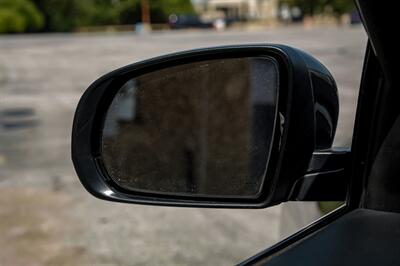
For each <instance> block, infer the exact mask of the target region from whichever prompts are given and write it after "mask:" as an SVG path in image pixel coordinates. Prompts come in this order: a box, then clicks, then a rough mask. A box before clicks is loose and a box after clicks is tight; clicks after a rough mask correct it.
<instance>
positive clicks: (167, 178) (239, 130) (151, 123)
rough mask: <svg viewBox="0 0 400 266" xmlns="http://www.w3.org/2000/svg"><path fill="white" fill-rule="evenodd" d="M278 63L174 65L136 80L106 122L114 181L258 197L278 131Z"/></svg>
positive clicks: (159, 189)
mask: <svg viewBox="0 0 400 266" xmlns="http://www.w3.org/2000/svg"><path fill="white" fill-rule="evenodd" d="M277 91H278V70H277V63H276V62H275V61H274V60H273V59H270V58H268V57H249V58H233V59H219V60H210V61H202V62H196V63H190V64H185V65H179V66H174V67H169V68H167V69H163V70H158V71H155V72H151V73H149V74H144V75H141V76H137V77H135V78H132V79H130V80H128V81H127V82H126V83H125V84H124V85H123V86H122V88H120V90H119V91H118V93H117V94H116V96H115V98H114V99H113V101H112V103H111V105H110V107H109V109H108V112H107V115H106V119H105V123H104V129H103V136H102V158H103V163H104V166H105V169H106V171H107V173H108V175H109V176H110V178H111V179H112V180H113V181H114V182H116V183H117V184H118V185H119V186H121V187H123V188H125V189H128V190H135V191H145V192H154V193H167V194H168V193H174V194H178V195H185V196H210V197H220V196H225V197H255V196H257V194H258V193H259V191H260V188H261V185H262V183H263V179H264V175H265V171H266V167H267V163H268V158H269V153H270V148H271V145H272V139H273V134H274V128H275V117H276V104H277Z"/></svg>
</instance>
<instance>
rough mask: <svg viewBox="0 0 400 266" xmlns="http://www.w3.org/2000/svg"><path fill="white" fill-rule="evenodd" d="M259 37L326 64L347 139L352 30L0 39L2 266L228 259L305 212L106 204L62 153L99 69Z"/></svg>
mask: <svg viewBox="0 0 400 266" xmlns="http://www.w3.org/2000/svg"><path fill="white" fill-rule="evenodd" d="M265 42H273V43H284V44H289V45H293V46H296V47H298V48H302V49H304V50H306V51H309V52H310V53H311V54H313V55H314V56H316V57H317V58H319V59H320V60H321V61H322V62H323V63H324V64H326V66H327V67H328V68H329V69H330V70H331V71H332V73H333V75H334V76H335V78H336V81H337V83H338V86H339V90H340V100H341V113H340V116H341V118H340V123H339V129H338V134H337V140H336V143H337V145H346V144H349V143H350V136H351V128H352V124H353V119H354V109H355V103H356V95H357V90H356V88H357V86H358V82H359V79H360V73H361V64H362V58H363V52H364V47H365V44H366V37H365V34H364V33H363V30H362V29H361V28H360V27H355V28H340V29H338V28H320V29H303V28H284V29H276V30H270V31H263V32H225V33H221V32H208V31H199V32H174V33H155V34H151V35H141V36H138V35H134V34H130V33H125V34H111V35H98V34H96V35H64V34H56V35H36V36H29V35H22V36H1V37H0V232H1V235H2V237H1V238H0V264H1V265H25V264H29V265H78V264H88V263H91V264H99V263H103V264H107V265H165V264H169V265H176V264H180V265H200V264H207V265H231V264H233V263H237V262H239V261H241V260H243V259H244V258H246V257H248V256H250V255H252V254H254V253H255V252H257V251H259V250H262V249H263V248H265V247H266V246H268V245H271V244H272V243H274V242H276V241H277V240H278V238H279V235H280V231H279V224H280V217H281V214H282V213H283V217H285V218H284V219H286V222H285V224H286V225H285V226H286V228H284V230H283V231H284V232H285V233H284V234H287V233H288V232H290V231H292V230H294V228H296V227H298V226H299V225H300V223H308V222H309V221H310V220H312V219H314V218H315V217H314V216H316V215H317V214H316V213H315V205H313V203H311V204H308V205H302V207H301V208H297V207H296V208H297V210H301V211H300V214H299V215H300V216H301V217H300V218H293V217H291V215H292V216H293V214H294V213H295V212H291V211H289V212H288V211H287V210H289V209H293V204H291V205H290V206H287V207H284V208H281V206H278V207H274V208H270V209H266V210H206V209H177V208H157V207H146V206H135V205H125V204H115V203H108V202H104V201H100V200H97V199H95V198H93V197H92V196H90V195H89V194H88V193H86V191H84V189H83V188H82V187H81V185H80V184H79V181H78V179H77V177H76V175H75V173H74V170H73V167H72V163H71V160H70V131H71V124H72V117H73V112H74V108H75V106H76V104H77V101H78V99H79V97H80V95H81V94H82V92H83V91H84V89H85V88H86V87H87V86H88V85H89V84H90V82H91V81H93V80H94V79H96V78H97V77H98V76H100V75H102V74H104V73H106V72H108V71H109V70H112V69H114V68H116V67H119V66H122V65H125V64H128V63H132V62H135V61H138V60H140V59H145V58H148V57H151V56H156V55H160V54H164V53H168V52H173V51H178V50H183V49H191V48H195V47H204V46H211V45H221V44H233V43H265ZM296 206H297V205H296ZM313 210H314V211H313ZM297 213H298V211H297ZM292 219H294V220H296V221H297V222H296V223H295V225H290V224H293V223H292V221H293V220H292ZM205 262H207V263H205Z"/></svg>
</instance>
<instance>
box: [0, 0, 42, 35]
mask: <svg viewBox="0 0 400 266" xmlns="http://www.w3.org/2000/svg"><path fill="white" fill-rule="evenodd" d="M42 26H43V16H42V14H41V13H40V11H39V10H38V9H37V8H36V7H35V5H34V4H33V3H32V2H31V1H29V0H0V32H3V33H17V32H33V31H38V30H40V29H41V28H42Z"/></svg>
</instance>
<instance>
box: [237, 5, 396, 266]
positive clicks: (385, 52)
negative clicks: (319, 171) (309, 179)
mask: <svg viewBox="0 0 400 266" xmlns="http://www.w3.org/2000/svg"><path fill="white" fill-rule="evenodd" d="M355 2H356V4H357V7H358V10H359V12H360V14H361V17H362V21H363V24H364V27H365V28H366V31H367V34H368V37H369V41H368V45H367V51H366V55H365V59H364V68H363V73H362V78H361V85H360V91H359V98H358V104H357V113H356V120H355V125H354V133H353V141H352V148H351V162H350V167H349V169H348V171H349V181H350V187H349V190H348V194H347V201H346V205H345V206H343V207H341V208H339V209H337V210H336V211H334V212H332V213H330V214H329V215H326V216H324V217H323V218H321V219H320V220H318V221H316V222H314V223H313V224H311V225H310V226H307V227H306V228H304V229H302V230H300V231H299V232H297V233H296V234H294V235H291V236H289V237H288V238H286V239H284V240H283V241H281V242H279V243H277V244H276V245H274V246H272V247H270V248H268V249H266V250H264V251H262V252H260V253H259V254H257V255H255V256H253V257H252V258H250V259H248V260H246V261H244V262H243V263H241V264H240V265H242V266H244V265H275V264H273V263H269V262H270V259H272V258H274V257H278V256H279V257H282V258H283V259H285V260H290V259H294V258H296V260H295V261H296V262H299V263H300V264H302V263H303V262H304V263H306V264H307V261H308V260H307V259H313V258H319V256H320V255H321V254H324V258H325V259H327V260H328V261H329V262H330V263H333V264H334V265H355V264H359V265H366V264H368V265H397V264H398V250H397V249H396V252H383V253H380V254H376V253H373V252H375V251H374V249H377V248H378V247H379V248H378V249H380V247H381V246H380V244H379V243H380V242H377V241H376V239H381V240H382V242H383V243H384V245H386V244H388V243H389V242H390V243H389V247H388V248H389V250H392V248H393V247H395V246H396V239H395V240H394V241H391V239H390V238H391V236H396V235H397V232H398V230H399V229H398V225H397V224H396V223H395V224H392V225H390V226H387V225H384V226H381V227H380V228H375V227H376V226H377V225H378V224H377V222H374V223H373V226H370V227H369V229H368V230H367V231H364V233H363V234H362V235H359V233H360V230H359V229H358V228H359V227H361V226H365V225H368V223H369V222H370V221H369V220H368V218H363V219H358V220H357V221H356V219H353V218H351V219H350V221H349V222H351V223H356V226H355V227H354V228H353V230H351V231H349V232H346V234H347V235H346V237H349V238H352V239H358V241H359V243H357V245H356V247H357V248H356V249H353V250H352V251H350V249H349V248H346V249H345V250H344V252H341V253H336V252H333V253H331V254H328V255H327V253H326V252H327V250H333V251H335V244H336V243H338V241H340V239H341V238H342V237H343V235H342V234H343V233H341V232H335V234H332V235H330V237H328V238H326V237H324V236H323V235H322V233H321V232H322V230H326V228H328V227H329V226H331V227H332V226H333V227H335V226H336V225H337V224H339V223H340V221H339V218H341V217H342V216H344V215H346V214H351V213H352V212H355V211H358V210H360V208H368V209H375V210H384V211H386V212H382V215H380V218H379V220H380V221H379V222H380V223H384V224H388V223H390V222H391V217H394V216H396V215H395V214H393V212H399V202H400V200H399V199H400V189H399V188H400V186H399V185H398V184H399V181H398V175H393V172H388V171H399V170H400V169H399V167H400V165H399V163H398V157H397V156H391V153H398V148H399V147H398V146H395V147H392V148H391V149H389V150H388V151H387V153H384V154H381V155H378V154H379V150H380V149H381V148H382V143H384V142H385V141H388V140H387V137H388V134H389V135H390V131H391V130H392V127H393V125H394V123H395V121H396V119H399V113H400V111H399V109H400V105H399V104H398V101H399V98H400V91H399V88H398V87H399V86H398V83H399V81H400V80H399V79H398V78H397V77H396V76H397V71H398V67H397V64H398V62H399V49H398V48H397V43H396V42H394V41H393V31H392V30H391V29H393V27H394V26H395V25H397V24H398V21H397V17H398V16H397V2H395V1H386V2H380V1H374V0H356V1H355ZM395 126H396V125H395ZM390 138H392V140H391V141H393V142H394V143H395V142H398V137H397V138H394V137H393V136H391V137H390ZM377 156H378V157H377ZM379 157H380V158H379ZM396 165H397V166H396ZM388 166H395V167H397V169H393V168H390V167H388ZM373 168H377V169H376V170H375V173H372V174H371V170H372V169H373ZM388 195H390V197H388ZM390 212H392V215H391V214H390ZM389 216H391V217H389ZM350 217H351V216H350ZM378 226H379V225H378ZM381 229H383V230H381ZM384 234H385V235H386V236H387V237H382V236H384ZM307 239H313V240H318V239H323V240H322V241H319V240H318V241H312V244H311V245H309V246H308V248H307V249H306V250H303V251H302V252H301V253H298V254H300V255H301V257H302V258H304V260H301V258H300V257H298V256H297V257H295V256H293V253H291V252H289V250H293V251H295V252H297V251H298V250H300V249H301V245H299V244H300V243H301V242H303V241H305V240H307ZM360 241H362V245H359V244H360V243H361V242H360ZM297 247H299V249H298V248H297ZM371 251H372V252H371ZM371 256H374V257H371ZM284 265H287V263H286V264H284ZM318 265H321V262H320V263H319V264H318Z"/></svg>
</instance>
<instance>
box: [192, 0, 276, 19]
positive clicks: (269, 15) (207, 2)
mask: <svg viewBox="0 0 400 266" xmlns="http://www.w3.org/2000/svg"><path fill="white" fill-rule="evenodd" d="M193 5H194V7H195V9H196V11H197V12H198V13H199V14H200V15H202V16H206V17H224V18H225V19H228V20H233V21H235V20H237V21H249V20H275V19H277V17H278V0H193Z"/></svg>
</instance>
